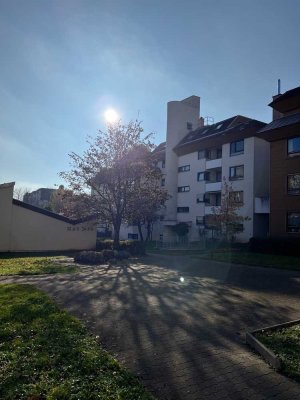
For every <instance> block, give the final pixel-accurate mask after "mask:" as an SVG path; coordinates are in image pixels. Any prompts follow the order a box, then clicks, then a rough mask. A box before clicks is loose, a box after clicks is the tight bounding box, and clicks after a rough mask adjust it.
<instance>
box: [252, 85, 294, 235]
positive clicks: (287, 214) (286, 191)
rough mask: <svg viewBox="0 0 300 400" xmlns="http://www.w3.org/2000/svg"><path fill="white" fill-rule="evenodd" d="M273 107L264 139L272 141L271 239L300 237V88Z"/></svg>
mask: <svg viewBox="0 0 300 400" xmlns="http://www.w3.org/2000/svg"><path fill="white" fill-rule="evenodd" d="M279 92H280V90H279ZM269 106H270V107H272V108H273V121H272V122H271V123H270V124H268V125H266V126H265V127H264V128H263V129H262V130H261V131H260V137H261V138H263V139H265V140H267V141H268V142H270V153H271V157H270V170H271V171H270V236H282V237H300V197H299V196H300V87H297V88H294V89H292V90H289V91H287V92H285V93H284V94H280V93H279V94H278V95H276V96H274V97H273V101H272V102H271V103H270V104H269Z"/></svg>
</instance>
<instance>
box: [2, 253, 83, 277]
mask: <svg viewBox="0 0 300 400" xmlns="http://www.w3.org/2000/svg"><path fill="white" fill-rule="evenodd" d="M57 258H58V257H57V256H55V257H53V256H52V257H23V256H20V257H18V256H11V255H1V256H0V275H39V274H55V273H66V272H76V271H78V269H79V268H78V267H77V266H66V265H62V264H60V263H57V262H54V259H57Z"/></svg>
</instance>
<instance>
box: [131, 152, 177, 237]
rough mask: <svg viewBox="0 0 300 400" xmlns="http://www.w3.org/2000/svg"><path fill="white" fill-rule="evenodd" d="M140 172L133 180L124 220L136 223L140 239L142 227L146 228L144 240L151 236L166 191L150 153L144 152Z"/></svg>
mask: <svg viewBox="0 0 300 400" xmlns="http://www.w3.org/2000/svg"><path fill="white" fill-rule="evenodd" d="M144 160H145V163H144V166H143V170H142V174H141V175H140V176H139V178H137V179H136V180H135V181H134V193H133V194H134V195H133V196H132V197H131V199H130V201H129V204H128V208H127V212H126V220H127V222H128V223H129V224H134V225H137V227H138V231H139V235H140V239H141V241H142V242H143V241H144V235H143V229H142V228H143V227H145V229H146V238H145V241H146V242H147V241H149V240H150V239H151V236H152V230H153V225H154V223H155V222H156V221H157V220H158V218H159V214H158V213H159V211H160V210H161V209H162V208H163V207H164V204H165V202H166V200H167V199H168V197H169V196H168V193H167V191H166V190H164V189H162V188H161V186H160V181H161V175H162V174H161V171H160V170H159V169H158V168H156V167H155V165H154V163H153V160H152V155H151V153H150V154H146V153H145V157H144Z"/></svg>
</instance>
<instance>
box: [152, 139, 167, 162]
mask: <svg viewBox="0 0 300 400" xmlns="http://www.w3.org/2000/svg"><path fill="white" fill-rule="evenodd" d="M152 156H153V159H154V160H156V161H163V160H164V159H165V157H166V142H162V143H160V144H159V145H158V146H157V147H156V148H155V149H154V150H153V151H152Z"/></svg>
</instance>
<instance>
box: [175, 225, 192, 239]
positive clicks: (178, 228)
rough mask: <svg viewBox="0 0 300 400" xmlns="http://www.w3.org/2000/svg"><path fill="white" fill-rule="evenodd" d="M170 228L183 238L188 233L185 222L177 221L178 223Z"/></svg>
mask: <svg viewBox="0 0 300 400" xmlns="http://www.w3.org/2000/svg"><path fill="white" fill-rule="evenodd" d="M172 230H173V231H174V232H175V233H176V235H177V236H179V237H181V238H183V237H185V236H186V235H187V234H188V233H189V226H188V224H187V223H186V222H179V223H178V224H176V225H174V226H172Z"/></svg>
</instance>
